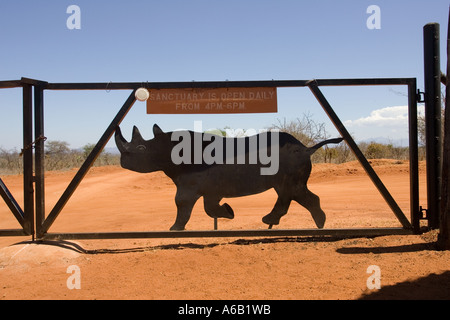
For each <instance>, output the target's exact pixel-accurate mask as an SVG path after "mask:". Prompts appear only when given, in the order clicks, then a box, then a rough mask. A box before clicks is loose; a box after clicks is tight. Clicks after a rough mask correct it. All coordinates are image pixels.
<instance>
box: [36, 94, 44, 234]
mask: <svg viewBox="0 0 450 320" xmlns="http://www.w3.org/2000/svg"><path fill="white" fill-rule="evenodd" d="M34 121H35V125H34V137H35V141H36V144H35V152H34V164H35V187H36V213H35V219H36V238H37V239H39V238H40V237H41V236H42V224H43V223H44V219H45V182H44V173H45V170H44V157H45V151H44V141H45V137H44V89H43V86H42V85H37V86H35V87H34Z"/></svg>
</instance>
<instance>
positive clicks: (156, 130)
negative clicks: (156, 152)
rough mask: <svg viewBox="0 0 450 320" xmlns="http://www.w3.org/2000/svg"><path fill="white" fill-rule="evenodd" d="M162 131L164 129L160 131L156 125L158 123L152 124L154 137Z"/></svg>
mask: <svg viewBox="0 0 450 320" xmlns="http://www.w3.org/2000/svg"><path fill="white" fill-rule="evenodd" d="M163 133H164V131H162V130H161V128H160V127H158V125H157V124H156V123H155V124H154V125H153V134H154V135H155V137H156V136H157V135H159V134H163Z"/></svg>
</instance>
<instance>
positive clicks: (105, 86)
mask: <svg viewBox="0 0 450 320" xmlns="http://www.w3.org/2000/svg"><path fill="white" fill-rule="evenodd" d="M411 80H412V78H369V79H363V78H362V79H318V80H316V82H317V84H318V85H319V86H356V85H405V84H408V83H410V81H411ZM308 82H309V80H266V81H190V82H93V83H48V84H47V86H46V89H49V90H126V89H138V88H140V87H145V88H148V89H185V88H223V87H225V88H226V87H229V88H242V87H279V88H281V87H305V86H307V83H308Z"/></svg>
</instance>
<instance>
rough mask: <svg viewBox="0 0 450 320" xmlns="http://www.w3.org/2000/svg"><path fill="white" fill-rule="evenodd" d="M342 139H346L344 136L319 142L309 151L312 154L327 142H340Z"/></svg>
mask: <svg viewBox="0 0 450 320" xmlns="http://www.w3.org/2000/svg"><path fill="white" fill-rule="evenodd" d="M342 140H344V138H334V139H328V140H325V141H322V142H319V143H318V144H316V145H315V146H312V147H309V148H308V151H309V153H310V154H313V153H314V152H316V151H317V149H319V148H320V147H323V146H324V145H326V144H329V143H340V142H342Z"/></svg>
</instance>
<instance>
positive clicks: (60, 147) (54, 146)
mask: <svg viewBox="0 0 450 320" xmlns="http://www.w3.org/2000/svg"><path fill="white" fill-rule="evenodd" d="M45 149H46V154H48V155H63V154H67V153H69V152H70V148H69V143H67V142H66V141H58V140H52V141H47V143H46V145H45Z"/></svg>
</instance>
